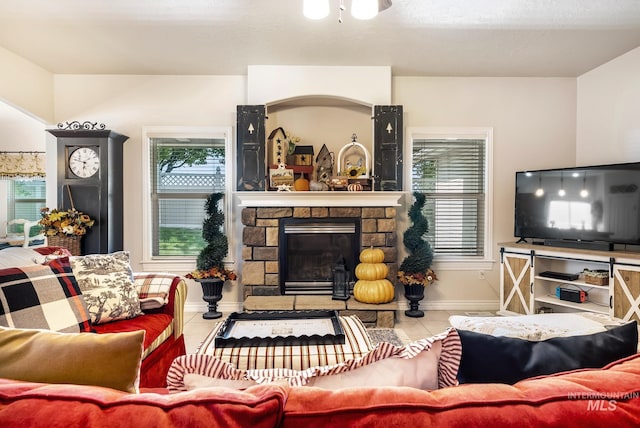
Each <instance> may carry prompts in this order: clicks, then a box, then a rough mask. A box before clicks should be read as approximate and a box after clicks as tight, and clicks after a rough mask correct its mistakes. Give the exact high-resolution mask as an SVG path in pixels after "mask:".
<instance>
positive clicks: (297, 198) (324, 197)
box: [235, 191, 405, 208]
mask: <svg viewBox="0 0 640 428" xmlns="http://www.w3.org/2000/svg"><path fill="white" fill-rule="evenodd" d="M235 195H236V197H237V198H238V202H239V205H240V206H241V207H269V208H276V207H282V208H284V207H287V208H291V207H353V206H358V207H396V206H400V203H399V201H400V198H401V197H402V196H404V195H405V193H404V192H344V191H341V192H235Z"/></svg>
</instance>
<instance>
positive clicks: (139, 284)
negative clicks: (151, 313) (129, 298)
mask: <svg viewBox="0 0 640 428" xmlns="http://www.w3.org/2000/svg"><path fill="white" fill-rule="evenodd" d="M174 279H176V275H175V274H172V273H164V272H162V273H147V272H139V273H136V274H134V276H133V283H134V284H135V286H136V290H137V293H138V298H139V299H140V309H142V310H143V311H148V310H151V309H158V308H161V307H163V306H164V305H166V304H167V303H169V291H170V290H171V284H172V283H173V280H174Z"/></svg>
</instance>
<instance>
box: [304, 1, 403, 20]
mask: <svg viewBox="0 0 640 428" xmlns="http://www.w3.org/2000/svg"><path fill="white" fill-rule="evenodd" d="M391 4H392V3H391V0H351V16H353V17H354V18H356V19H372V18H375V17H376V15H378V13H379V12H382V11H383V10H386V9H388V8H390V7H391ZM344 10H345V7H344V0H340V1H339V4H338V22H339V23H342V11H344ZM302 14H303V15H304V16H305V17H307V18H309V19H323V18H326V17H327V16H329V0H303V2H302Z"/></svg>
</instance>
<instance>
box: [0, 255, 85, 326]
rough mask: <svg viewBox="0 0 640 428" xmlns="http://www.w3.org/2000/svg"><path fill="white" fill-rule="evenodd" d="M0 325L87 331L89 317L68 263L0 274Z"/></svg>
mask: <svg viewBox="0 0 640 428" xmlns="http://www.w3.org/2000/svg"><path fill="white" fill-rule="evenodd" d="M0 325H2V326H5V327H16V328H41V329H46V330H54V331H62V332H69V333H73V332H81V331H90V330H91V324H90V315H89V312H88V310H87V306H86V303H85V300H84V297H83V296H82V293H81V291H80V288H79V287H78V283H77V282H76V279H75V277H74V276H73V272H72V271H71V266H70V264H69V259H68V258H61V259H56V260H54V261H52V262H51V263H49V264H48V265H38V264H33V265H29V266H23V267H14V268H8V269H2V270H0Z"/></svg>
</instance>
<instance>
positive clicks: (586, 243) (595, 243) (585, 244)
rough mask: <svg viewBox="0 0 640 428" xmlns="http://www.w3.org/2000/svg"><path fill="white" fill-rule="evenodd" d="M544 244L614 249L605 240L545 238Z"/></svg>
mask: <svg viewBox="0 0 640 428" xmlns="http://www.w3.org/2000/svg"><path fill="white" fill-rule="evenodd" d="M518 242H520V241H518ZM525 242H526V241H525ZM544 245H545V246H548V247H561V248H576V249H581V250H596V251H613V244H612V243H610V242H604V241H574V240H570V239H545V240H544Z"/></svg>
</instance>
